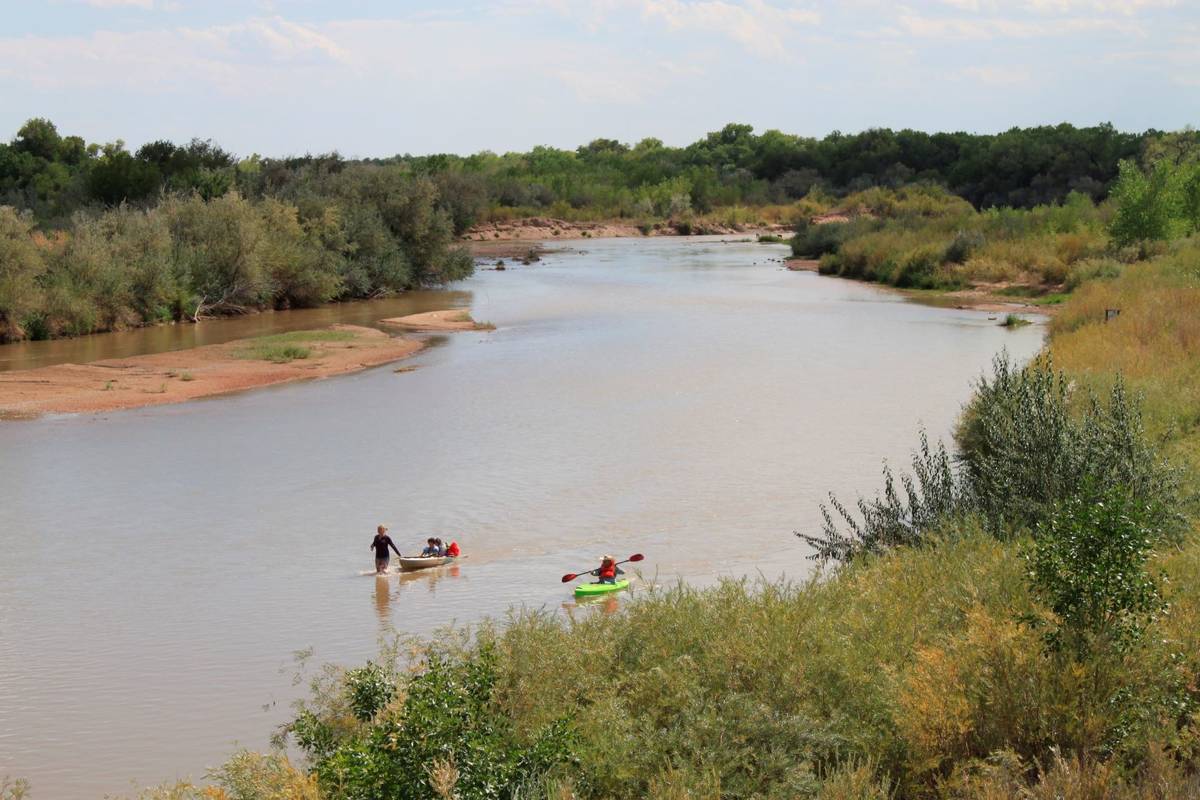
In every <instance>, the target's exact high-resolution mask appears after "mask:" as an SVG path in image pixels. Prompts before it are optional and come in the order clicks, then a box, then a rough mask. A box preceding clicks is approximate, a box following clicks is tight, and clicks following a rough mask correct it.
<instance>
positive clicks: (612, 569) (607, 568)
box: [592, 555, 625, 583]
mask: <svg viewBox="0 0 1200 800" xmlns="http://www.w3.org/2000/svg"><path fill="white" fill-rule="evenodd" d="M592 574H593V575H595V576H596V577H598V578H599V579H600V580H599V581H598V583H616V582H617V576H618V575H624V574H625V570H623V569H621V568H620V567H618V566H617V562H616V560H615V559H614V558H613V557H612V556H610V555H604V556H601V557H600V568H599V569H596V570H593V571H592Z"/></svg>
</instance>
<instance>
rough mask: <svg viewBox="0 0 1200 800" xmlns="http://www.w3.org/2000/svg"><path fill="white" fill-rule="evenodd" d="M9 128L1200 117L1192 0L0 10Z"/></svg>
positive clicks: (567, 134)
mask: <svg viewBox="0 0 1200 800" xmlns="http://www.w3.org/2000/svg"><path fill="white" fill-rule="evenodd" d="M0 20H3V21H2V22H0V137H8V136H11V135H12V133H13V132H15V130H16V129H17V127H18V126H19V125H20V124H21V122H23V121H24V120H25V119H26V118H28V117H31V116H46V117H50V118H51V119H53V120H54V121H55V122H56V123H57V124H58V126H59V129H60V130H61V131H63V132H66V133H75V134H79V135H82V136H84V137H85V138H86V139H88V140H89V141H110V140H113V139H117V138H122V139H124V140H125V141H126V142H127V143H129V144H130V145H131V146H134V147H136V146H137V145H139V144H141V143H143V142H145V141H147V140H150V139H156V138H170V139H175V140H186V139H189V138H191V137H193V136H200V137H202V138H206V137H212V138H213V139H216V140H217V141H218V142H220V143H221V144H222V145H224V146H226V147H227V148H229V149H232V150H234V151H236V152H237V153H239V154H243V155H244V154H249V153H251V152H259V153H263V154H264V155H284V154H288V153H301V152H304V151H314V152H316V151H324V150H331V149H335V148H336V149H338V150H340V151H341V152H343V153H344V154H347V155H390V154H393V153H398V152H412V153H427V152H444V151H453V152H468V151H475V150H480V149H491V150H497V151H504V150H513V149H527V148H529V147H531V146H533V145H536V144H550V145H556V146H562V147H574V146H576V145H578V144H581V143H583V142H586V141H588V140H590V139H592V138H595V137H598V136H606V137H612V138H617V139H621V140H624V141H636V140H637V139H640V138H643V137H645V136H656V137H658V138H661V139H663V140H664V141H666V142H667V143H668V144H684V143H687V142H689V141H692V140H694V139H696V138H698V137H699V136H701V135H703V134H704V133H705V132H706V131H710V130H715V129H717V128H719V127H720V126H722V125H723V124H724V123H726V122H731V121H737V122H748V123H750V124H752V125H754V126H755V128H756V129H758V130H760V131H761V130H765V129H768V128H780V129H782V130H785V131H788V132H792V133H801V134H806V135H818V136H819V135H824V134H826V133H828V132H829V131H831V130H834V129H839V130H843V131H856V130H860V129H862V128H867V127H872V126H891V127H895V128H899V127H913V128H921V129H925V130H970V131H995V130H1000V129H1004V128H1008V127H1011V126H1013V125H1035V124H1043V123H1056V122H1061V121H1068V122H1073V123H1076V124H1091V123H1096V122H1102V121H1112V122H1113V123H1114V124H1116V125H1117V126H1118V127H1120V128H1124V129H1130V130H1142V129H1144V128H1148V127H1156V128H1163V129H1176V128H1180V127H1183V126H1184V125H1187V124H1193V123H1197V122H1198V121H1200V120H1198V119H1197V117H1200V1H1198V0H909V2H906V3H903V2H902V3H893V2H883V1H881V0H842V1H841V2H832V1H831V2H822V1H821V0H808V1H807V2H805V1H793V0H697V1H695V2H693V1H691V0H593V2H577V1H576V0H501V1H500V2H493V3H482V2H462V1H461V0H458V1H456V0H446V2H443V3H416V2H405V1H403V0H398V1H395V2H382V1H381V0H337V1H336V2H335V1H334V0H244V1H243V2H234V0H0Z"/></svg>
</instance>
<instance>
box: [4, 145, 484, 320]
mask: <svg viewBox="0 0 1200 800" xmlns="http://www.w3.org/2000/svg"><path fill="white" fill-rule="evenodd" d="M472 270H473V262H472V259H471V257H470V256H469V255H468V254H467V253H466V252H465V251H463V250H461V249H457V248H455V247H454V246H453V232H452V223H451V220H450V218H449V215H448V214H447V213H446V212H445V211H444V210H442V209H441V208H440V207H439V206H438V195H437V190H436V188H435V187H434V185H433V183H432V182H431V181H429V180H428V179H425V178H419V177H418V178H414V177H412V176H411V175H408V174H406V173H404V172H403V171H401V170H397V169H395V168H388V167H377V166H372V165H361V166H357V167H353V168H347V169H344V170H341V171H340V172H338V173H337V174H336V175H322V176H320V177H314V178H313V179H312V180H310V181H307V182H305V184H304V190H303V191H300V190H299V189H293V190H291V191H282V190H281V191H280V192H279V193H278V194H276V195H271V196H265V197H262V198H261V199H258V200H253V199H249V198H247V197H244V196H243V195H241V194H239V193H238V192H236V191H233V190H230V191H228V192H225V193H224V194H220V195H218V196H214V197H212V198H210V199H206V198H205V196H204V195H203V194H202V193H200V192H193V193H191V194H168V195H164V196H163V197H162V198H161V199H160V200H159V202H157V203H156V204H155V205H152V206H149V207H146V208H139V207H135V206H130V205H127V204H122V205H120V206H116V207H113V208H106V209H103V210H99V211H79V212H76V213H75V215H74V216H73V217H72V218H71V220H70V224H69V225H68V226H67V227H66V228H65V229H63V230H57V231H56V230H49V231H44V230H40V229H38V228H37V227H36V225H35V222H34V219H33V218H32V216H30V215H29V214H21V213H19V212H17V211H16V210H15V209H13V208H11V207H4V206H0V342H2V341H5V340H13V339H22V338H34V339H38V338H48V337H53V336H65V335H77V334H85V333H94V332H97V331H106V330H113V329H117V328H123V327H130V326H136V325H142V324H147V323H153V322H161V321H167V320H196V319H200V318H202V317H204V316H211V315H218V314H234V313H242V312H245V311H249V310H254V309H264V308H289V307H296V306H312V305H317V304H319V303H324V302H328V301H331V300H344V299H354V298H365V297H373V296H376V295H379V294H384V293H388V292H398V291H402V290H404V289H407V288H410V287H413V286H419V285H425V284H436V283H442V282H445V281H451V280H456V279H458V278H462V277H465V276H467V275H470V274H471V271H472Z"/></svg>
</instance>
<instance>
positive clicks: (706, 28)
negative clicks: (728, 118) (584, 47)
mask: <svg viewBox="0 0 1200 800" xmlns="http://www.w3.org/2000/svg"><path fill="white" fill-rule="evenodd" d="M501 8H502V9H503V11H504V13H508V14H525V15H530V14H536V13H538V12H542V11H551V12H554V13H556V14H558V15H559V16H560V17H564V18H567V19H569V20H572V21H573V22H575V23H576V24H578V25H580V26H582V27H583V28H584V29H585V30H587V31H589V32H592V33H596V32H599V31H603V30H606V29H607V28H609V27H614V26H617V25H622V24H623V25H628V24H630V22H631V19H632V20H636V19H638V18H639V17H640V18H641V20H643V21H646V22H655V23H659V24H661V25H663V26H664V27H666V29H667V30H668V31H671V32H673V33H680V34H686V33H688V32H696V33H707V34H716V35H718V36H724V37H728V38H730V39H732V40H733V41H735V42H737V43H738V44H740V45H742V46H743V47H744V48H745V49H746V50H748V51H749V52H751V53H753V54H755V55H759V56H765V57H767V58H773V59H783V58H786V57H788V54H789V45H790V42H789V37H791V36H792V35H793V34H794V33H795V32H796V31H797V30H798V29H800V28H804V27H811V26H814V25H817V24H819V23H820V21H821V14H820V12H818V11H816V10H815V9H814V8H812V7H810V6H809V5H807V4H799V3H796V2H795V0H789V1H788V2H786V3H784V4H782V5H780V4H776V3H770V2H767V0H590V2H589V1H588V0H509V1H508V2H506V3H504V4H503V5H502V6H501ZM631 15H632V18H631Z"/></svg>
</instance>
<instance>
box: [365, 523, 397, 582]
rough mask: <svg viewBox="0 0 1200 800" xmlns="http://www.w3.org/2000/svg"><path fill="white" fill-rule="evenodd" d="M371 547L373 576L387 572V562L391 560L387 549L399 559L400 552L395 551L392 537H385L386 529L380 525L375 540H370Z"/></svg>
mask: <svg viewBox="0 0 1200 800" xmlns="http://www.w3.org/2000/svg"><path fill="white" fill-rule="evenodd" d="M371 547H373V548H375V574H376V575H382V574H383V573H385V572H387V568H388V561H389V560H390V559H391V555H390V554H389V553H388V548H389V547H390V548H392V549H393V550H395V551H396V556H397V557H399V555H400V551H399V550H396V545H395V544H394V543H393V542H392V537H390V536H388V535H387V528H385V527H383V526H382V525H380V526H379V527H378V528H377V529H376V533H375V538H374V539H372V540H371Z"/></svg>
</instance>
